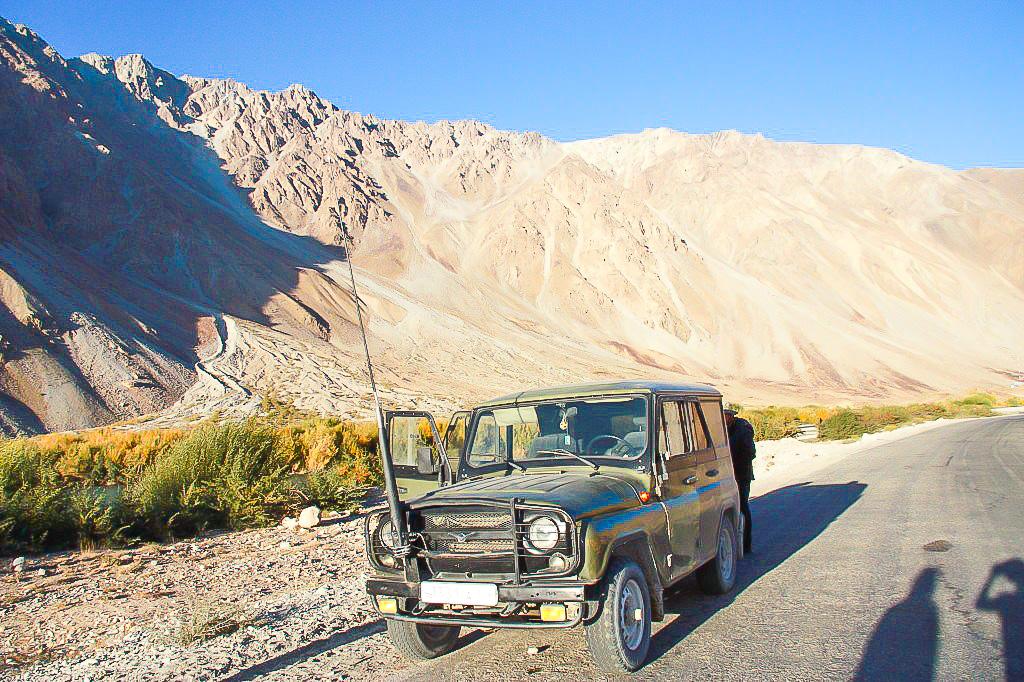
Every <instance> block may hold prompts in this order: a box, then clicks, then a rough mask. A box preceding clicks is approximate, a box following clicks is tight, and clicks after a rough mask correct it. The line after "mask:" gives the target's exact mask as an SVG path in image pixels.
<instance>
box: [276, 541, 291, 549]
mask: <svg viewBox="0 0 1024 682" xmlns="http://www.w3.org/2000/svg"><path fill="white" fill-rule="evenodd" d="M291 546H292V543H290V542H288V541H287V540H282V541H281V544H279V545H278V547H280V548H281V549H288V548H289V547H291Z"/></svg>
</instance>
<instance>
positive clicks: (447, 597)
mask: <svg viewBox="0 0 1024 682" xmlns="http://www.w3.org/2000/svg"><path fill="white" fill-rule="evenodd" d="M420 601H422V602H424V603H427V604H460V605H462V606H496V605H497V604H498V586H497V585H492V584H489V583H444V582H438V581H435V580H427V581H426V582H424V583H421V584H420Z"/></svg>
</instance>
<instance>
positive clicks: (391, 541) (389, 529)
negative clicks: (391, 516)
mask: <svg viewBox="0 0 1024 682" xmlns="http://www.w3.org/2000/svg"><path fill="white" fill-rule="evenodd" d="M377 534H378V535H379V536H380V541H381V542H382V543H383V544H384V546H385V547H387V548H388V549H394V548H395V547H397V546H398V533H396V532H395V527H394V526H392V525H391V521H390V520H388V521H385V522H384V523H382V524H381V526H380V530H379V531H377Z"/></svg>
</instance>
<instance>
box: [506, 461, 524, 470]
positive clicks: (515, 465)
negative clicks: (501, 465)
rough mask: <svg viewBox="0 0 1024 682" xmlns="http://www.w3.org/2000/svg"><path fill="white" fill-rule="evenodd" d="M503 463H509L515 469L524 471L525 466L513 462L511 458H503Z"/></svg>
mask: <svg viewBox="0 0 1024 682" xmlns="http://www.w3.org/2000/svg"><path fill="white" fill-rule="evenodd" d="M505 464H507V465H509V466H510V467H514V468H516V469H519V470H520V471H526V467H524V466H523V465H522V464H520V463H519V462H513V461H512V460H510V459H506V460H505Z"/></svg>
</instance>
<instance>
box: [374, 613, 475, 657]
mask: <svg viewBox="0 0 1024 682" xmlns="http://www.w3.org/2000/svg"><path fill="white" fill-rule="evenodd" d="M461 630H462V628H460V627H458V626H454V625H425V624H423V623H412V622H410V621H407V620H393V619H391V618H389V619H388V636H389V637H391V643H392V644H394V645H395V648H396V649H398V651H399V653H401V654H402V655H403V656H405V657H406V658H411V659H412V660H414V661H423V660H427V659H429V658H437V657H438V656H443V655H445V654H447V653H448V652H450V651H451V650H452V649H454V648H455V642H456V641H458V639H459V632H460V631H461Z"/></svg>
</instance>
